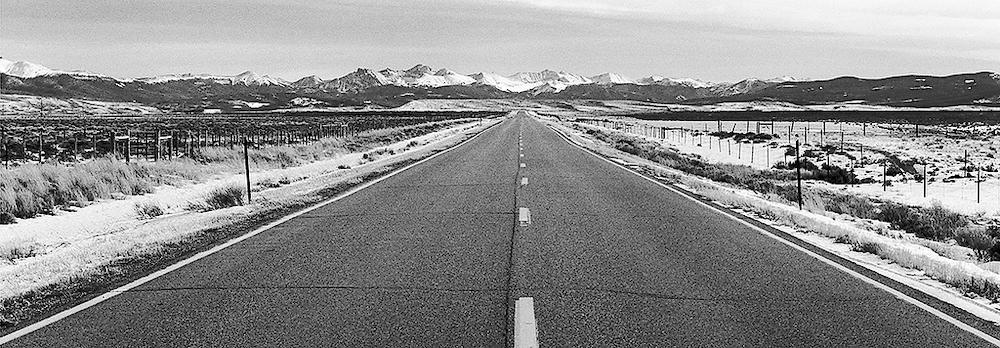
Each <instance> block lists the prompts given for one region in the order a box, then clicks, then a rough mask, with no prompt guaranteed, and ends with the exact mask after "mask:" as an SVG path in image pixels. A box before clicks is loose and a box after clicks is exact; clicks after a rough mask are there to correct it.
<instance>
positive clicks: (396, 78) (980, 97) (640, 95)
mask: <svg viewBox="0 0 1000 348" xmlns="http://www.w3.org/2000/svg"><path fill="white" fill-rule="evenodd" d="M0 73H3V76H4V77H5V78H4V79H2V80H0V82H2V83H3V86H2V91H3V92H4V93H20V94H28V95H41V96H51V97H59V98H83V99H94V100H103V101H123V102H138V103H143V104H146V105H152V106H156V107H159V108H163V109H169V110H180V111H190V110H193V111H197V110H199V109H206V108H216V107H220V105H221V107H226V106H227V105H236V104H239V105H244V104H245V105H266V106H267V107H269V108H282V107H294V106H301V105H328V106H366V105H370V104H377V105H381V106H386V107H391V106H398V105H401V104H402V103H406V102H408V101H412V100H416V99H442V98H443V99H497V98H500V99H502V98H532V99H550V100H551V99H596V100H615V99H628V100H637V101H647V102H657V103H717V102H725V101H753V100H766V101H782V102H790V103H803V104H815V103H820V104H822V103H836V102H864V103H871V104H879V105H904V106H947V105H962V104H992V103H995V102H992V101H995V100H1000V76H998V75H996V74H995V73H991V72H979V73H969V74H956V75H950V76H927V75H903V76H893V77H886V78H880V79H862V78H856V77H839V78H835V79H830V80H798V79H794V78H791V77H787V76H786V77H778V78H772V79H758V78H748V79H744V80H742V81H738V82H732V83H730V82H721V83H715V82H708V81H704V80H699V79H695V78H671V77H665V76H662V75H651V76H646V77H642V78H639V79H631V78H628V77H625V76H622V75H621V74H616V73H611V72H607V73H602V74H598V75H595V76H585V75H580V74H574V73H570V72H566V71H557V70H550V69H544V70H541V71H522V72H517V73H514V74H510V75H501V74H497V73H494V72H477V73H472V74H461V73H458V72H455V71H453V70H449V69H447V68H439V69H434V68H431V67H429V66H426V65H422V64H418V65H415V66H413V67H411V68H408V69H393V68H385V69H381V70H375V69H369V68H358V69H357V70H355V71H352V72H350V73H348V74H345V75H343V76H340V77H336V78H329V79H327V78H322V77H319V76H315V75H311V76H306V77H303V78H300V79H298V80H296V81H294V82H289V81H285V80H283V79H280V78H276V77H271V76H268V75H264V74H259V73H255V72H252V71H245V72H242V73H239V74H236V75H215V74H190V73H184V74H169V75H160V76H152V77H140V78H135V79H122V78H115V77H111V76H107V75H100V74H95V73H90V72H83V71H65V70H57V69H50V68H47V67H45V66H42V65H39V64H34V63H30V62H25V61H11V60H6V59H0ZM254 108H255V109H256V107H254Z"/></svg>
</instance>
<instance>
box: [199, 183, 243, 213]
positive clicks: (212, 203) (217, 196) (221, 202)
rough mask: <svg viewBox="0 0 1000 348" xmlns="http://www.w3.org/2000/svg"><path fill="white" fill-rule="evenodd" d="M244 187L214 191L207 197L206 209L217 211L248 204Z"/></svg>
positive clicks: (221, 188) (238, 186)
mask: <svg viewBox="0 0 1000 348" xmlns="http://www.w3.org/2000/svg"><path fill="white" fill-rule="evenodd" d="M245 198H246V191H245V190H244V188H243V186H240V185H229V186H225V187H220V188H217V189H214V190H212V191H211V192H209V193H208V195H207V196H206V197H205V209H206V210H217V209H223V208H229V207H235V206H238V205H243V204H244V203H245V202H246V199H245Z"/></svg>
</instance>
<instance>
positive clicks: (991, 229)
mask: <svg viewBox="0 0 1000 348" xmlns="http://www.w3.org/2000/svg"><path fill="white" fill-rule="evenodd" d="M986 234H987V235H989V236H990V237H993V238H997V239H1000V225H989V226H986Z"/></svg>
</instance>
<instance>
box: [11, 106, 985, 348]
mask: <svg viewBox="0 0 1000 348" xmlns="http://www.w3.org/2000/svg"><path fill="white" fill-rule="evenodd" d="M519 132H522V133H523V138H524V154H525V157H524V162H525V163H526V164H527V167H526V168H519V163H520V161H519V154H518V134H519ZM521 177H528V178H529V184H528V185H527V186H523V187H522V186H518V184H519V183H520V178H521ZM518 207H527V208H529V209H531V218H532V224H531V225H529V226H527V227H518V226H517V215H516V212H517V208H518ZM511 246H513V248H512V247H511ZM522 296H531V297H534V303H535V315H536V319H537V322H538V328H539V332H538V336H539V340H540V343H541V346H542V347H639V346H647V347H711V346H718V347H752V346H759V347H865V346H872V347H982V346H986V343H985V342H982V341H980V340H979V339H978V338H976V337H975V336H973V335H972V334H969V333H967V332H965V331H962V330H960V329H958V328H956V327H955V326H953V325H951V324H949V323H947V322H945V321H943V320H941V319H939V318H937V317H934V316H932V315H931V314H929V313H927V312H925V311H923V310H921V309H919V308H917V307H915V306H913V305H910V304H908V303H906V302H904V301H902V300H899V299H896V298H895V297H893V296H891V295H890V294H888V293H886V292H883V291H881V290H878V289H877V288H875V287H873V286H871V285H869V284H866V283H864V282H862V281H860V280H858V279H855V278H853V277H851V276H849V275H847V274H845V273H843V272H840V271H838V270H837V269H835V268H833V267H831V266H828V265H826V264H824V263H822V262H820V261H818V260H816V259H813V258H812V257H810V256H808V255H806V254H803V253H801V252H798V251H796V250H794V249H792V248H790V247H788V246H786V245H784V244H782V243H780V242H778V241H776V240H774V239H772V238H769V237H767V236H764V235H761V234H759V233H757V232H755V231H753V230H751V229H749V228H748V227H746V226H745V225H743V224H740V223H738V222H736V221H733V220H731V219H729V218H726V217H724V216H722V215H720V214H718V213H716V212H713V211H711V210H708V209H705V208H704V207H702V206H700V205H698V204H697V203H695V202H693V201H690V200H688V199H686V198H683V197H682V196H680V195H678V194H676V193H674V192H672V191H669V190H666V189H663V188H661V187H659V186H657V185H655V184H654V183H651V182H649V181H647V180H644V179H642V178H640V177H638V176H636V175H633V174H631V173H628V172H625V171H624V170H622V169H620V168H617V167H615V166H613V165H611V164H609V163H607V162H605V161H603V160H601V159H598V158H596V157H594V156H592V155H589V154H587V153H585V152H584V151H582V150H580V149H578V148H576V147H574V146H572V145H570V144H568V143H566V142H565V141H564V140H562V139H561V138H560V137H559V136H558V135H557V134H556V133H554V132H553V131H551V130H549V129H547V128H546V127H545V126H544V125H543V124H542V123H540V122H538V121H536V120H533V119H532V118H530V117H528V116H526V115H520V116H515V117H513V118H510V119H508V120H506V121H505V122H504V123H502V124H500V125H499V126H497V127H494V128H492V129H491V130H489V131H487V132H486V133H484V134H482V135H481V136H479V137H478V138H476V139H474V140H472V141H470V142H468V143H466V144H465V145H462V146H461V147H458V148H456V149H454V150H453V151H451V152H448V153H445V154H442V155H441V156H438V157H437V158H434V159H432V160H430V161H428V162H425V163H423V164H421V165H418V166H416V167H413V168H411V169H409V170H407V171H404V172H402V173H400V174H398V175H396V176H394V177H391V178H389V179H386V180H384V181H382V182H379V183H377V184H375V185H373V186H371V187H369V188H367V189H364V190H362V191H359V192H357V193H355V194H353V195H351V196H348V197H346V198H344V199H342V200H340V201H337V202H334V203H332V204H329V205H327V206H324V207H322V208H319V209H316V210H314V211H311V212H309V213H307V214H305V215H302V216H300V217H298V218H295V219H292V220H290V221H288V222H286V223H284V224H281V225H279V226H277V227H275V228H273V229H271V230H269V231H267V232H264V233H262V234H259V235H257V236H255V237H253V238H250V239H247V240H245V241H243V242H241V243H238V244H236V245H233V246H231V247H229V248H226V249H224V250H222V251H220V252H218V253H216V254H213V255H211V256H209V257H206V258H204V259H201V260H199V261H197V262H195V263H192V264H190V265H188V266H185V267H183V268H180V269H178V270H176V271H174V272H171V273H168V274H167V275H165V276H163V277H160V278H158V279H156V280H153V281H151V282H149V283H146V284H144V285H142V286H140V287H139V288H136V289H134V290H132V291H128V292H126V293H124V294H121V295H119V296H116V297H114V298H112V299H109V300H107V301H105V302H102V303H100V304H98V305H97V306H94V307H91V308H89V309H87V310H85V311H82V312H79V313H77V314H75V315H72V316H70V317H68V318H66V319H63V320H61V321H59V322H56V323H55V324H52V325H49V326H47V327H45V328H43V329H40V330H38V331H35V332H33V333H31V334H29V335H27V336H25V337H22V338H21V339H19V340H17V341H14V342H12V343H10V344H9V346H11V347H138V346H163V347H192V346H198V347H216V346H227V347H228V346H294V347H299V346H323V347H503V346H505V345H509V344H510V342H511V335H512V334H511V332H512V331H511V330H512V320H513V303H514V301H515V300H516V299H517V298H518V297H522Z"/></svg>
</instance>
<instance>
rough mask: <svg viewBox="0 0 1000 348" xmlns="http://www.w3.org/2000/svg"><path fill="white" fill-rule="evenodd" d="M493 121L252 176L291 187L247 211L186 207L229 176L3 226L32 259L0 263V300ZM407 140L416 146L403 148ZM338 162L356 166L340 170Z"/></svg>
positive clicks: (0, 230)
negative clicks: (142, 207)
mask: <svg viewBox="0 0 1000 348" xmlns="http://www.w3.org/2000/svg"><path fill="white" fill-rule="evenodd" d="M495 122H498V121H497V120H486V121H484V122H482V123H479V122H472V123H465V124H461V125H457V126H455V127H451V128H449V129H446V130H441V131H438V132H435V133H431V134H427V135H424V136H420V137H417V138H413V139H407V140H404V141H400V142H397V143H395V144H392V145H389V146H387V147H381V148H380V149H385V148H390V149H393V150H395V151H396V154H394V155H383V157H380V158H376V159H375V161H374V162H366V161H364V160H363V159H362V156H363V153H352V154H347V155H343V156H341V157H337V158H332V159H327V160H323V161H318V162H314V163H310V164H306V165H303V166H299V167H292V168H284V169H273V170H267V171H261V172H255V173H252V175H251V178H252V183H253V186H254V188H255V190H256V189H263V188H262V187H260V186H259V185H258V183H260V182H262V181H272V182H277V181H278V180H281V179H284V178H287V179H289V180H291V181H292V183H290V184H288V185H284V186H281V187H278V188H269V189H263V191H260V192H255V196H254V203H253V204H251V205H247V206H240V207H233V208H227V209H220V210H215V211H210V212H202V213H199V212H193V211H190V210H186V209H185V207H187V206H188V204H189V203H191V202H199V201H203V200H204V196H205V194H206V193H208V192H209V191H211V190H213V189H215V188H218V187H224V186H227V185H231V184H238V185H242V183H243V180H244V176H243V175H242V174H241V173H234V174H225V175H220V176H218V177H216V178H213V179H211V180H208V181H206V182H201V183H187V184H182V185H178V186H161V187H157V188H156V190H155V192H154V193H152V194H147V195H143V196H133V197H127V198H125V199H122V200H106V201H101V202H98V203H95V204H92V205H89V206H87V207H84V208H80V209H79V210H78V211H75V212H61V213H59V214H57V215H51V216H41V217H38V218H33V219H23V220H20V221H18V223H17V224H13V225H0V249H3V248H6V249H7V250H9V249H10V248H11V247H20V248H25V247H30V248H32V249H34V250H35V252H36V254H37V255H36V256H33V257H27V258H22V259H17V260H15V261H13V262H9V261H0V299H3V298H9V297H11V296H16V295H18V294H21V293H24V292H25V291H29V290H31V289H36V288H39V287H41V286H45V285H48V284H52V283H55V282H58V281H61V280H64V279H67V278H69V277H73V276H81V275H86V274H88V273H89V272H92V271H94V270H96V269H98V268H99V267H100V266H101V265H103V264H106V263H107V262H110V261H113V260H115V259H117V258H121V257H127V256H129V255H136V254H142V253H145V252H149V251H151V250H154V249H155V248H157V247H158V246H159V245H162V244H163V243H168V242H171V241H176V240H180V239H182V238H184V237H185V236H188V235H191V234H193V233H195V232H197V231H199V230H201V229H204V228H210V227H213V226H221V225H225V224H226V223H228V222H231V221H236V220H238V219H239V218H240V217H242V216H245V215H246V214H248V213H249V212H250V211H251V210H252V209H255V208H257V207H259V206H260V205H261V204H276V203H277V204H280V203H281V202H282V201H289V200H294V199H295V198H296V197H300V196H302V195H303V194H307V193H310V192H313V191H315V190H318V189H321V188H323V187H329V186H332V185H335V184H337V183H339V182H343V181H345V180H350V179H353V178H355V177H358V176H361V175H363V174H364V173H366V172H372V171H375V170H377V169H378V168H380V167H382V166H384V164H385V163H388V162H389V161H394V160H396V159H403V158H410V157H420V156H425V155H426V154H428V153H430V152H431V151H435V150H439V149H442V148H446V147H449V146H451V145H453V144H455V143H456V142H458V141H460V140H462V139H464V138H466V137H467V136H468V135H469V134H473V133H475V132H477V131H479V130H480V129H483V128H485V127H488V126H489V125H491V124H493V123H495ZM411 142H416V143H417V144H418V145H417V146H415V147H410V148H409V149H407V145H408V144H410V143H411ZM340 165H349V166H351V167H353V168H352V169H337V167H338V166H340ZM139 202H155V203H157V204H159V205H160V206H162V207H164V208H165V209H166V214H165V215H164V216H160V217H157V218H155V219H152V220H140V219H139V217H138V215H137V214H136V212H135V205H136V203H139Z"/></svg>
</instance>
